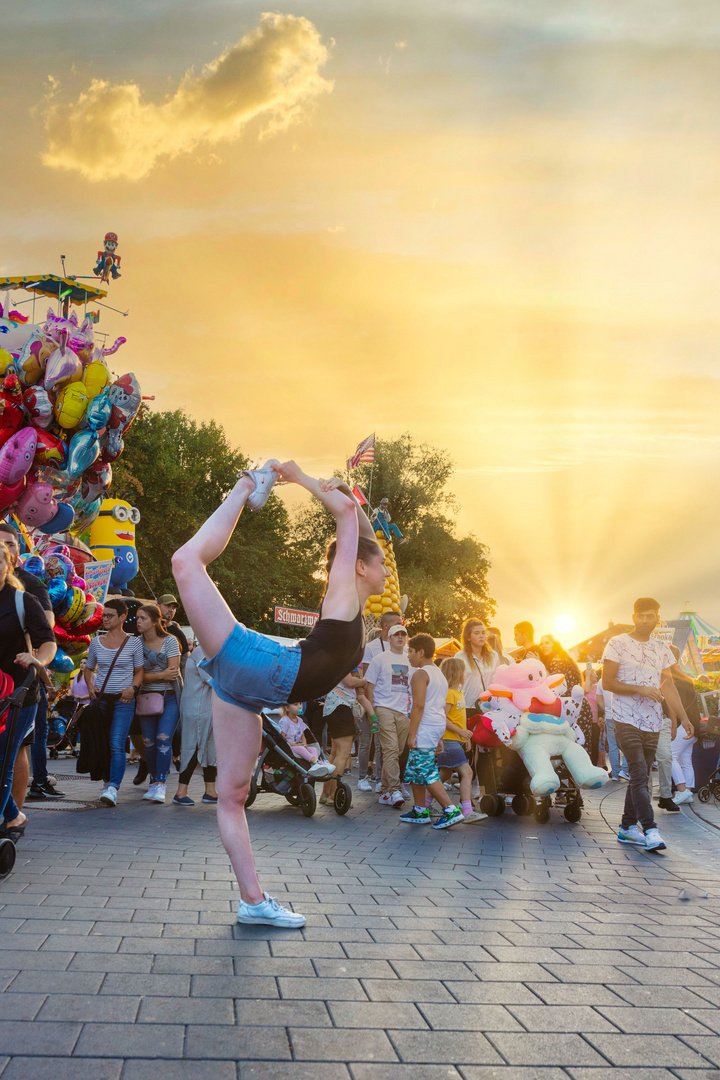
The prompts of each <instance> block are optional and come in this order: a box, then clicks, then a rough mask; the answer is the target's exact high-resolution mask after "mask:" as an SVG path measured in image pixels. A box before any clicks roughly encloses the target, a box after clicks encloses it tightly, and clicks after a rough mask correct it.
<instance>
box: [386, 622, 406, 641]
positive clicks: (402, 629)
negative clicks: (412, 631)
mask: <svg viewBox="0 0 720 1080" xmlns="http://www.w3.org/2000/svg"><path fill="white" fill-rule="evenodd" d="M393 634H407V627H406V626H403V624H402V623H396V624H395V626H391V627H390V629H389V630H388V637H389V638H391V637H392V636H393Z"/></svg>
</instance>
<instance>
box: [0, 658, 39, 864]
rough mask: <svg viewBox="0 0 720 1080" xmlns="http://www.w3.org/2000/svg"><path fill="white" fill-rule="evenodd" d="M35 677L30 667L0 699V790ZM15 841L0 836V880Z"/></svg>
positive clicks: (13, 860)
mask: <svg viewBox="0 0 720 1080" xmlns="http://www.w3.org/2000/svg"><path fill="white" fill-rule="evenodd" d="M34 679H35V669H34V668H31V669H30V671H29V672H28V674H27V676H26V677H25V680H24V682H22V683H21V685H20V686H18V687H17V688H16V689H15V690H14V691H13V692H12V694H8V695H7V696H6V697H4V698H2V699H0V717H2V716H4V715H5V713H6V712H7V718H6V721H5V724H6V728H5V750H4V752H3V756H2V760H1V761H0V792H1V791H2V790H3V788H4V787H5V781H6V779H7V774H8V772H9V769H10V761H11V756H12V745H13V739H14V737H15V728H16V726H17V722H18V717H19V716H20V710H21V709H22V707H23V703H24V701H25V695H26V694H27V692H28V690H29V689H30V687H31V685H32V683H33V681H34ZM15 855H16V851H15V843H14V841H13V840H11V839H10V837H9V836H2V837H0V880H2V878H4V877H7V875H8V874H9V873H10V871H11V870H12V868H13V866H14V865H15Z"/></svg>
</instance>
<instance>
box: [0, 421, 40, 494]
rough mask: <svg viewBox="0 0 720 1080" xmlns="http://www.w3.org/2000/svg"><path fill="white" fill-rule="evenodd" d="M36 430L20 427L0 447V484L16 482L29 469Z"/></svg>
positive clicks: (34, 446) (33, 453)
mask: <svg viewBox="0 0 720 1080" xmlns="http://www.w3.org/2000/svg"><path fill="white" fill-rule="evenodd" d="M36 447H37V431H36V430H35V428H22V430H20V431H18V432H16V433H15V434H14V435H13V436H12V437H11V438H10V439H8V441H7V442H6V443H5V445H4V446H3V447H2V448H1V449H0V484H17V482H18V480H20V479H21V478H22V477H23V476H25V474H26V473H27V472H28V471H29V469H30V466H31V465H32V463H33V458H34V457H35V449H36Z"/></svg>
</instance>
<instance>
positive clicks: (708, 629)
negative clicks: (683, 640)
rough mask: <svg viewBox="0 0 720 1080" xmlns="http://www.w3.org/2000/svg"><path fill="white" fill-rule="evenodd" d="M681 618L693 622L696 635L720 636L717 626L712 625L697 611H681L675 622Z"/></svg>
mask: <svg viewBox="0 0 720 1080" xmlns="http://www.w3.org/2000/svg"><path fill="white" fill-rule="evenodd" d="M680 620H682V621H683V622H690V623H692V628H693V630H694V631H695V636H696V637H720V630H716V629H715V627H714V626H711V625H710V623H709V622H706V621H705V619H701V618H700V616H699V615H698V613H697V611H681V612H680V614H679V615H678V617H677V619H676V620H674V622H678V621H680Z"/></svg>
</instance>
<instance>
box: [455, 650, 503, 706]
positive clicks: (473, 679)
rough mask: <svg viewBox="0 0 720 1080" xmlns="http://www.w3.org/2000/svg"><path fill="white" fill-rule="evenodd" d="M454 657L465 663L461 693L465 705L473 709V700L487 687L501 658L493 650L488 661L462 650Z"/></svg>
mask: <svg viewBox="0 0 720 1080" xmlns="http://www.w3.org/2000/svg"><path fill="white" fill-rule="evenodd" d="M454 659H455V660H462V662H463V664H464V665H465V682H464V684H463V694H464V695H465V702H466V707H467V708H468V709H472V710H473V711H474V710H475V702H476V701H477V699H478V698H479V697H480V694H482V693H484V692H485V691H486V690H487V688H488V687H489V685H490V683H491V682H492V678H493V675H494V674H495V672H496V670H497V669H498V668H499V667H500V664H501V663H502V660H501V659H500V657H499V656H498V654H497V653H496V652H495V651H493V653H492V659H491V660H490V661H489V662H488V663H486V662H485V661H484V660H478V658H477V657H476V656H475V655H474V654H473V655H471V656H470V657H468V656H467V655H466V653H464V652H462V651H461V652H457V653H455V656H454Z"/></svg>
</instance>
